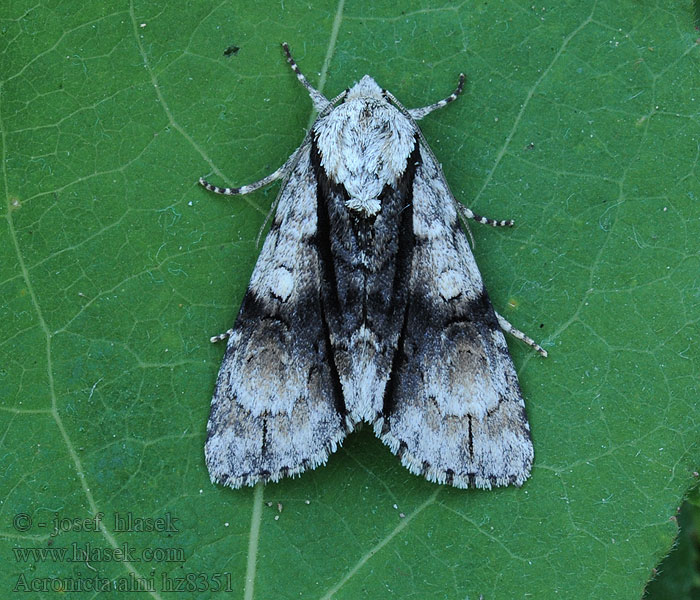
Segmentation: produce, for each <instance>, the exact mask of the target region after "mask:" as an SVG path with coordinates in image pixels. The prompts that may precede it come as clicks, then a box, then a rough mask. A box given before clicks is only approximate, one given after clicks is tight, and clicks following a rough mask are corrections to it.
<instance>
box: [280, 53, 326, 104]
mask: <svg viewBox="0 0 700 600" xmlns="http://www.w3.org/2000/svg"><path fill="white" fill-rule="evenodd" d="M282 48H283V49H284V53H285V54H286V55H287V62H288V63H289V66H290V67H292V71H294V73H295V75H296V76H297V79H298V80H299V81H300V82H301V85H303V86H304V87H305V88H306V91H308V92H309V96H311V101H312V102H313V103H314V108H315V109H316V112H319V113H320V112H322V111H323V109H324V108H326V107H327V106H328V105H329V104H330V102H329V100H328V98H326V97H325V96H324V95H323V94H322V93H321V92H319V91H318V90H317V89H316V88H315V87H313V86H312V85H311V84H310V83H309V81H308V79H306V77H304V74H303V73H302V72H301V70H300V69H299V66H298V65H297V63H296V62H295V60H294V59H293V58H292V53H291V52H290V51H289V46H288V45H287V42H283V43H282Z"/></svg>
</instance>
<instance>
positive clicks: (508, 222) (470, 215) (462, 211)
mask: <svg viewBox="0 0 700 600" xmlns="http://www.w3.org/2000/svg"><path fill="white" fill-rule="evenodd" d="M455 202H456V201H455ZM456 204H457V212H458V213H459V216H460V217H462V218H463V219H473V220H474V221H476V222H477V223H481V224H482V225H491V227H512V226H513V224H514V223H515V221H513V220H512V219H505V220H503V221H497V220H496V219H489V218H488V217H482V216H481V215H477V214H476V213H475V212H473V211H472V209H471V208H467V207H466V206H464V204H462V203H461V202H456Z"/></svg>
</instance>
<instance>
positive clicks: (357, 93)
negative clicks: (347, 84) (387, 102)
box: [345, 75, 382, 101]
mask: <svg viewBox="0 0 700 600" xmlns="http://www.w3.org/2000/svg"><path fill="white" fill-rule="evenodd" d="M367 97H369V98H382V88H380V87H379V85H377V82H376V81H375V80H374V79H372V78H371V77H370V76H369V75H365V76H364V77H363V78H362V79H360V81H358V82H357V83H356V84H355V85H354V86H352V87H351V88H350V91H349V92H348V94H347V96H345V100H346V101H347V100H352V99H354V98H367Z"/></svg>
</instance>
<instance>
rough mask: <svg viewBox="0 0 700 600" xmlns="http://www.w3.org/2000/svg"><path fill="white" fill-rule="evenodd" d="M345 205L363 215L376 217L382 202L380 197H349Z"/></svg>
mask: <svg viewBox="0 0 700 600" xmlns="http://www.w3.org/2000/svg"><path fill="white" fill-rule="evenodd" d="M345 206H346V208H348V210H352V211H354V212H358V213H360V214H361V215H362V216H363V217H374V216H375V215H376V214H377V213H378V212H379V211H380V210H381V209H382V203H381V202H380V201H379V199H378V198H348V199H347V200H346V201H345Z"/></svg>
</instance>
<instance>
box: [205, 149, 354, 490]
mask: <svg viewBox="0 0 700 600" xmlns="http://www.w3.org/2000/svg"><path fill="white" fill-rule="evenodd" d="M316 207H317V201H316V182H315V179H314V177H313V175H312V171H311V167H310V164H309V149H308V147H307V148H305V149H302V150H300V159H299V162H298V163H297V165H296V167H295V168H294V170H293V171H292V173H291V175H290V177H289V179H288V181H287V183H286V186H285V187H284V188H283V190H282V192H281V194H280V199H279V206H278V208H277V212H276V214H275V219H274V222H273V224H272V227H271V229H270V233H269V234H268V236H267V238H266V239H265V243H264V245H263V249H262V252H261V254H260V257H259V258H258V262H257V264H256V265H255V270H254V271H253V275H252V277H251V281H250V285H249V287H248V291H247V292H246V295H245V297H244V299H243V303H242V305H241V309H240V312H239V314H238V318H237V319H236V324H235V326H234V328H233V331H232V334H231V336H230V338H229V340H228V345H227V348H226V354H225V356H224V359H223V362H222V364H221V369H220V371H219V377H218V379H217V382H216V389H215V392H214V397H213V399H212V404H211V415H210V417H209V423H208V426H207V442H206V446H205V456H206V462H207V466H208V468H209V474H210V476H211V478H212V481H215V482H218V483H222V484H225V485H229V486H231V487H240V486H242V485H253V484H255V483H256V482H257V481H267V480H272V481H277V480H278V479H280V478H281V477H284V476H287V475H294V474H297V473H300V472H302V471H304V470H305V469H308V468H313V467H315V466H316V465H318V464H320V463H324V462H325V461H326V459H327V457H328V455H329V453H330V452H333V451H334V450H335V449H336V447H337V446H338V445H339V444H340V442H341V441H342V439H343V438H344V436H345V434H346V433H347V426H346V419H345V405H344V402H343V399H342V393H341V389H340V383H339V380H338V374H337V373H336V372H335V367H334V363H333V360H332V357H331V356H330V352H331V350H330V344H329V334H328V325H327V323H326V322H325V319H324V315H323V311H322V309H321V300H320V292H319V278H320V276H321V273H320V265H319V256H318V251H317V247H316V233H317V231H316V229H317V227H316V222H317V219H316Z"/></svg>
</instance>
